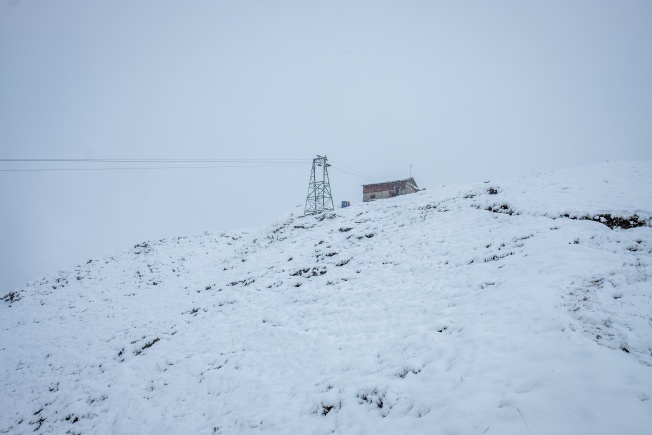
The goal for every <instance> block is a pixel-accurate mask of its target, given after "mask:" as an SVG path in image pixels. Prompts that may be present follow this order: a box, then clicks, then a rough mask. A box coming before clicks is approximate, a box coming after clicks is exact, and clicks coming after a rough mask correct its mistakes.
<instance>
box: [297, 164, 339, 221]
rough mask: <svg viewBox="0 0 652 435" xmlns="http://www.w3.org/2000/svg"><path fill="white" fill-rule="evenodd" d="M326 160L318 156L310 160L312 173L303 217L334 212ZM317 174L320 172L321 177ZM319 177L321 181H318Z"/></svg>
mask: <svg viewBox="0 0 652 435" xmlns="http://www.w3.org/2000/svg"><path fill="white" fill-rule="evenodd" d="M327 160H328V159H327V158H326V156H324V157H322V156H320V155H318V156H317V157H316V158H314V159H312V172H311V173H310V183H309V184H308V196H307V197H306V208H305V210H304V212H303V215H304V216H307V215H313V214H319V213H322V212H325V211H333V210H335V206H334V205H333V195H332V194H331V183H330V180H329V178H328V167H329V166H330V165H329V164H328V163H327ZM317 168H321V169H317ZM318 172H321V175H320V174H318ZM319 177H320V178H321V181H319V180H318V178H319Z"/></svg>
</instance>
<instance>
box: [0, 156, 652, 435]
mask: <svg viewBox="0 0 652 435" xmlns="http://www.w3.org/2000/svg"><path fill="white" fill-rule="evenodd" d="M651 192H652V162H635V163H633V162H617V163H605V164H599V165H593V166H588V167H581V168H576V169H569V170H562V171H556V172H552V173H547V174H537V175H535V176H532V177H527V178H520V179H514V180H505V181H493V180H492V181H490V182H486V183H479V184H472V185H463V186H443V187H441V188H434V189H428V190H426V191H422V192H419V193H417V194H413V195H406V196H403V197H398V198H394V199H388V200H382V201H377V202H373V203H364V204H359V205H356V206H352V207H350V208H346V209H342V210H337V211H336V212H334V213H327V214H321V215H318V216H312V217H303V216H289V217H288V218H286V219H284V220H282V221H279V222H276V223H274V224H273V225H271V226H268V227H264V228H258V229H252V230H240V231H228V232H206V233H205V234H202V235H198V236H191V237H176V238H171V239H165V240H159V241H150V242H145V243H141V244H139V245H136V246H135V247H134V248H133V249H131V250H129V251H127V252H122V253H119V254H115V255H111V256H107V257H104V258H98V259H92V260H88V262H87V263H86V264H83V265H80V266H77V267H75V268H73V269H71V270H68V271H62V272H60V273H59V274H58V275H56V276H50V277H47V278H44V279H42V280H40V281H38V282H34V283H30V284H28V285H26V286H25V287H23V288H19V289H16V290H14V291H12V292H11V293H9V294H7V295H3V297H2V301H0V329H1V330H0V433H11V434H20V433H34V432H36V433H56V434H63V433H71V434H79V433H83V434H112V433H115V434H142V433H174V434H188V433H198V434H212V433H217V434H257V433H274V434H329V433H336V434H404V433H405V434H488V435H494V434H531V435H543V434H553V433H554V434H591V435H595V434H649V433H651V431H652V400H651V398H652V228H651V223H652V193H651Z"/></svg>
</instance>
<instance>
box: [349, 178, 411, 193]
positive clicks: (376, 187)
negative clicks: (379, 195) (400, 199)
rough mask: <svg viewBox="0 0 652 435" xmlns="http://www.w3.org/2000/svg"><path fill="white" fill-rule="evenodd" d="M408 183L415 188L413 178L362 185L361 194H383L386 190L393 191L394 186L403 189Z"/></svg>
mask: <svg viewBox="0 0 652 435" xmlns="http://www.w3.org/2000/svg"><path fill="white" fill-rule="evenodd" d="M408 183H410V184H412V185H413V186H414V187H417V183H416V181H414V178H406V179H405V180H396V181H386V182H384V183H375V184H364V185H362V193H374V192H384V191H387V190H394V187H395V186H398V187H405V186H406V185H407V184H408Z"/></svg>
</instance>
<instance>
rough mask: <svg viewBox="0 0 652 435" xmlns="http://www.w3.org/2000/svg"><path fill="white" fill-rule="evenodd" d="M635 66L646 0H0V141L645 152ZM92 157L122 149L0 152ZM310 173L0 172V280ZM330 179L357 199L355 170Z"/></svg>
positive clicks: (386, 156)
mask: <svg viewBox="0 0 652 435" xmlns="http://www.w3.org/2000/svg"><path fill="white" fill-rule="evenodd" d="M651 78H652V2H650V1H649V0H645V1H628V0H624V1H612V0H609V1H603V0H573V1H568V0H563V1H555V0H552V1H550V0H546V1H539V2H524V1H520V0H515V1H434V0H431V1H392V2H388V1H352V0H347V1H319V0H317V1H194V2H188V1H147V0H140V1H121V0H114V1H110V2H108V1H107V2H89V1H74V0H67V1H63V0H60V1H57V0H48V1H45V0H32V1H20V0H2V2H1V3H0V158H3V159H10V158H35V159H41V158H63V159H74V158H82V159H88V158H105V159H108V158H114V159H155V158H159V159H193V158H196V159H256V158H258V159H301V160H306V161H307V160H310V159H312V158H313V157H314V156H315V155H316V154H326V155H327V156H328V157H329V159H331V160H333V161H335V162H338V163H339V164H340V165H346V166H347V167H349V168H353V169H354V170H355V171H359V172H362V173H364V174H368V175H370V176H372V177H373V178H375V179H379V180H392V179H400V178H405V177H407V176H408V175H409V171H410V164H412V165H413V168H414V169H413V175H414V177H415V179H416V181H417V183H418V184H419V185H420V186H421V187H426V188H427V187H435V186H439V185H442V184H450V183H466V182H475V181H482V180H486V179H495V178H499V177H511V176H518V175H527V174H531V173H534V172H540V171H546V170H552V169H557V168H561V167H569V166H575V165H583V164H590V163H595V162H601V161H605V160H651V159H652V141H651V138H652V84H651V82H652V79H651ZM107 166H112V167H125V166H134V165H133V164H119V163H117V164H112V165H106V164H104V165H102V164H89V163H85V164H81V163H68V164H59V165H54V164H51V163H33V164H23V163H21V164H18V163H7V162H1V163H0V169H17V168H53V167H58V168H96V167H107ZM135 166H138V167H142V166H156V165H153V164H140V165H135ZM177 166H178V165H177ZM204 166H208V165H204ZM309 175H310V166H309V165H302V166H288V167H266V166H265V167H253V168H252V167H249V168H241V167H240V168H212V169H168V170H121V171H62V172H0V296H1V295H2V294H4V293H6V292H8V291H9V290H11V289H12V288H14V287H16V286H19V285H22V284H24V283H26V282H28V281H32V280H36V279H39V278H41V277H43V276H45V275H46V274H49V273H56V271H57V270H59V269H60V268H68V267H74V266H75V265H77V264H80V263H83V262H85V261H86V260H88V259H90V258H97V257H99V256H102V255H105V254H111V253H112V252H115V251H120V250H125V249H128V248H130V247H132V246H133V245H134V244H135V243H138V242H141V241H144V240H148V239H159V238H164V237H172V236H177V235H185V234H193V233H199V232H203V231H205V230H226V229H232V228H238V227H247V226H258V225H263V224H267V223H270V222H272V221H273V220H275V219H278V218H282V217H283V216H287V215H288V214H289V213H290V212H292V211H299V210H301V211H302V210H303V208H302V207H303V203H304V200H305V195H306V192H307V184H308V178H309ZM331 181H332V186H333V195H334V199H335V200H336V201H337V202H339V201H341V200H344V199H348V200H350V201H352V202H353V203H357V202H360V201H361V197H362V194H361V187H360V185H361V184H363V183H365V182H366V180H364V179H361V178H357V177H354V176H352V175H350V174H349V173H346V172H342V171H337V170H332V172H331ZM298 205H300V206H301V207H297V206H298Z"/></svg>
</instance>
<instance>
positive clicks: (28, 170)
mask: <svg viewBox="0 0 652 435" xmlns="http://www.w3.org/2000/svg"><path fill="white" fill-rule="evenodd" d="M307 165H308V164H307V163H294V164H283V165H212V166H149V167H138V166H129V167H110V168H34V169H0V172H53V171H122V170H127V171H129V170H157V169H215V168H262V167H288V166H307Z"/></svg>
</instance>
